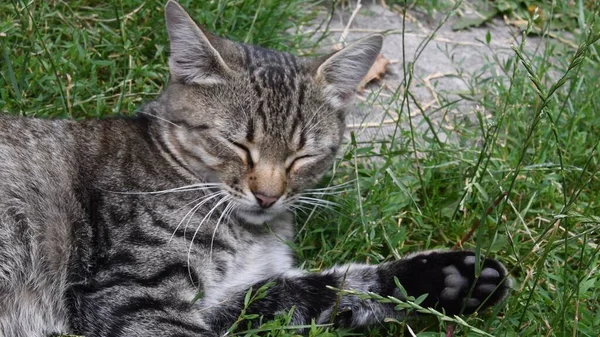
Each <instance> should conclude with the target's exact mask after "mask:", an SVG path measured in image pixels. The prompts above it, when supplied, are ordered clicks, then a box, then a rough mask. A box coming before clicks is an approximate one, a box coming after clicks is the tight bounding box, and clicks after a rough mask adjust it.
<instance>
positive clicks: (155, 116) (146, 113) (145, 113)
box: [138, 111, 183, 128]
mask: <svg viewBox="0 0 600 337" xmlns="http://www.w3.org/2000/svg"><path fill="white" fill-rule="evenodd" d="M138 113H141V114H144V115H147V116H150V117H154V118H156V119H160V120H161V121H164V122H167V123H169V124H171V125H174V126H176V127H178V128H183V126H181V125H179V124H176V123H173V122H171V121H170V120H168V119H166V118H163V117H160V116H157V115H153V114H151V113H148V112H145V111H140V112H138Z"/></svg>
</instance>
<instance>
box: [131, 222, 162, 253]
mask: <svg viewBox="0 0 600 337" xmlns="http://www.w3.org/2000/svg"><path fill="white" fill-rule="evenodd" d="M132 219H133V218H132ZM127 242H128V243H129V244H130V245H134V246H150V247H158V246H164V245H165V244H166V243H167V241H166V240H164V239H162V238H159V237H155V236H151V235H148V234H146V233H145V231H144V230H142V229H141V228H140V227H139V226H135V227H134V228H133V229H132V230H131V231H130V232H129V235H128V236H127Z"/></svg>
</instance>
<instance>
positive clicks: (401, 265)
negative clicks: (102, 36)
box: [0, 1, 510, 337]
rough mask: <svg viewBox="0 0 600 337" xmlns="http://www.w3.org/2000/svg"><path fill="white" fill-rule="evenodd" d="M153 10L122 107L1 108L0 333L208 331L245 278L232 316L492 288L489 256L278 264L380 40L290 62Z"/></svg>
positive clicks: (308, 311) (313, 311) (382, 307)
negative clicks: (137, 90)
mask: <svg viewBox="0 0 600 337" xmlns="http://www.w3.org/2000/svg"><path fill="white" fill-rule="evenodd" d="M165 13H166V22H167V30H168V33H169V40H170V57H169V70H170V80H169V82H168V85H167V86H166V87H165V89H164V91H163V92H162V93H161V94H160V95H159V96H158V98H157V99H156V100H155V101H152V102H149V103H147V104H146V105H144V106H143V107H142V108H141V109H140V111H139V113H138V114H136V116H135V117H132V118H115V119H105V120H85V121H71V120H42V119H34V118H22V117H10V116H2V117H0V336H3V337H20V336H28V337H37V336H48V335H52V334H59V333H71V334H78V335H84V336H86V337H95V336H111V337H119V336H127V337H133V336H217V335H222V334H223V333H225V332H226V331H227V329H228V328H229V327H230V326H231V325H232V324H233V323H234V322H235V320H236V318H237V317H238V315H239V314H240V312H241V310H242V309H243V308H244V298H245V295H246V294H247V292H248V290H249V289H251V288H252V289H254V290H256V289H257V288H260V287H261V286H265V287H266V286H268V287H267V289H266V290H265V291H266V293H265V297H264V298H262V299H260V300H257V301H254V302H253V303H251V304H250V305H249V307H248V308H247V312H248V313H255V314H258V315H261V316H263V317H265V318H271V317H274V315H276V314H278V313H282V312H288V311H289V310H291V309H292V308H293V313H292V324H310V322H311V321H312V320H315V321H316V322H317V323H328V322H330V321H332V322H335V323H336V324H337V325H338V326H345V327H350V328H360V327H364V326H367V325H370V324H373V323H376V322H380V321H382V320H383V319H384V318H386V317H392V318H402V317H403V315H405V314H404V313H403V312H401V311H395V310H394V307H393V306H392V305H390V304H382V303H379V302H377V301H374V300H364V299H360V298H359V297H358V296H354V295H350V294H340V293H339V292H338V291H336V290H334V289H332V288H331V287H333V288H338V289H346V290H355V291H359V292H365V291H370V292H374V293H377V294H380V295H382V296H391V295H393V296H396V297H399V298H404V296H405V294H408V295H410V296H415V297H417V296H421V295H424V294H427V297H426V298H425V300H424V301H423V303H422V305H423V306H426V307H434V308H437V309H438V310H444V311H445V312H446V313H448V314H459V313H465V314H468V313H472V312H474V311H476V310H482V309H485V308H487V307H489V306H491V305H494V304H496V303H498V302H499V301H502V300H503V299H504V298H505V297H506V296H507V294H508V292H509V289H510V282H509V281H508V279H507V270H506V269H505V267H504V266H503V265H502V264H501V263H500V262H498V261H496V260H493V259H489V258H483V259H481V260H480V261H478V260H476V258H475V254H474V253H472V252H469V251H427V252H417V253H414V254H412V255H409V256H406V257H404V258H402V259H400V260H397V261H393V262H387V263H383V264H380V265H366V264H346V265H340V266H337V267H333V268H331V269H327V270H324V271H322V272H316V273H309V272H304V271H301V270H298V269H295V268H294V267H293V266H294V257H293V256H292V250H291V249H290V248H289V246H288V244H287V243H286V242H289V241H291V240H292V239H293V237H294V226H293V221H292V220H293V217H292V216H291V212H290V210H291V209H292V208H293V207H294V205H295V204H296V203H297V202H299V201H301V200H302V198H303V194H302V193H303V191H306V189H308V188H310V187H311V186H314V185H315V184H316V183H317V182H318V181H319V178H321V176H322V175H323V174H324V173H325V172H326V171H327V169H328V168H329V166H330V165H331V163H332V161H333V159H334V157H335V155H336V152H337V150H338V148H339V147H340V143H341V140H342V136H343V133H344V128H345V122H344V116H345V113H346V111H347V109H348V106H349V104H351V102H352V99H353V96H354V93H355V90H356V87H357V85H358V84H359V82H360V81H361V79H362V78H363V77H364V75H365V74H366V73H367V71H368V69H369V68H370V67H371V65H372V64H373V62H374V60H375V58H376V56H377V55H378V53H379V52H380V49H381V46H382V41H383V38H382V36H379V35H373V36H368V37H365V38H362V39H360V40H358V41H356V42H354V43H352V44H350V45H348V46H347V47H346V48H344V49H342V50H340V51H337V52H335V53H333V54H331V55H328V56H326V57H322V58H314V59H311V58H300V57H295V56H293V55H290V54H287V53H282V52H276V51H271V50H267V49H264V48H261V47H256V46H250V45H245V44H240V43H235V42H232V41H230V40H227V39H223V38H219V37H216V36H214V35H212V34H211V33H209V32H207V31H206V30H205V29H203V28H201V27H199V26H198V25H196V24H195V23H194V21H193V20H192V19H191V17H190V16H189V15H188V14H187V13H186V11H185V10H184V9H183V8H182V7H181V6H180V5H179V4H178V3H177V2H175V1H169V2H168V3H167V4H166V7H165ZM476 264H480V266H481V272H480V274H479V275H478V276H477V277H476V275H475V269H476ZM395 278H397V279H398V280H399V281H400V283H401V284H402V286H403V287H404V289H405V291H406V293H404V292H401V291H400V290H398V288H397V286H396V283H395ZM328 286H329V287H328ZM198 294H200V295H198ZM469 294H470V297H469ZM196 296H198V298H196Z"/></svg>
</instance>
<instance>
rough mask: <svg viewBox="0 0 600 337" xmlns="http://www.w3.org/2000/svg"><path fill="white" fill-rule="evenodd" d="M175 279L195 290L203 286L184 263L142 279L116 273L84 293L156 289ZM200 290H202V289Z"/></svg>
mask: <svg viewBox="0 0 600 337" xmlns="http://www.w3.org/2000/svg"><path fill="white" fill-rule="evenodd" d="M175 277H180V278H184V279H185V280H187V281H188V282H189V283H190V285H191V286H192V287H193V288H199V287H200V286H201V283H200V277H199V276H198V274H197V273H196V271H195V270H194V269H192V268H188V266H187V264H185V263H182V262H176V263H171V264H169V265H167V266H166V267H164V268H163V269H162V270H160V271H159V272H157V273H156V274H154V275H152V276H149V277H142V276H139V275H136V274H133V273H130V272H115V273H113V274H111V275H110V276H109V278H110V280H108V281H105V282H99V283H96V284H93V285H88V286H84V287H82V288H83V289H82V291H85V292H86V293H89V294H94V293H98V292H100V291H103V290H106V289H110V288H112V287H120V286H141V287H156V286H158V285H160V284H161V283H162V282H164V281H165V280H168V279H172V278H175ZM200 289H202V288H201V287H200Z"/></svg>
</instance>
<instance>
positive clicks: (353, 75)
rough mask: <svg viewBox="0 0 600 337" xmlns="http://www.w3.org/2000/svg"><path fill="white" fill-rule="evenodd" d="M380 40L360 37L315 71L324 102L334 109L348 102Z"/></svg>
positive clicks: (369, 63)
mask: <svg viewBox="0 0 600 337" xmlns="http://www.w3.org/2000/svg"><path fill="white" fill-rule="evenodd" d="M382 44H383V36H381V35H371V36H367V37H364V38H362V39H360V40H358V41H356V42H354V43H352V44H350V45H349V46H347V47H346V48H344V49H342V50H340V51H338V52H335V53H334V54H332V55H330V56H329V57H328V58H327V59H326V60H325V61H323V62H322V63H321V65H320V66H319V68H318V69H317V74H316V79H317V81H318V82H321V83H322V85H323V86H324V87H323V90H324V95H325V97H326V99H327V100H328V101H329V102H330V104H331V105H333V106H334V107H336V108H342V107H344V106H345V105H347V104H348V103H350V102H351V101H352V98H353V97H354V94H355V92H356V88H357V87H358V85H359V84H360V81H362V79H363V78H364V77H365V75H366V74H367V72H368V71H369V69H371V66H372V65H373V63H374V62H375V59H376V58H377V55H378V54H379V52H380V51H381V45H382Z"/></svg>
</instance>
